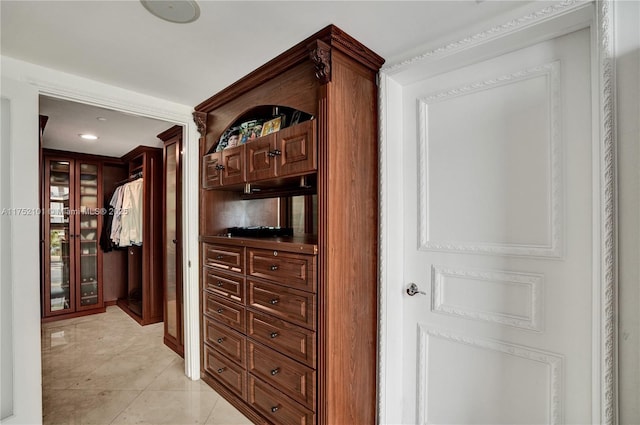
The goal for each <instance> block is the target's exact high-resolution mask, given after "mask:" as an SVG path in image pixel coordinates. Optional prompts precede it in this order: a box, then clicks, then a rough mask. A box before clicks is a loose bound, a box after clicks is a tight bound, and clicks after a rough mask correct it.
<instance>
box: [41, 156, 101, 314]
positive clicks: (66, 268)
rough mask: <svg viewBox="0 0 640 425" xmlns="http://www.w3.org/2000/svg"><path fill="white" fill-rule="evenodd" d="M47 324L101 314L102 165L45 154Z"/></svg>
mask: <svg viewBox="0 0 640 425" xmlns="http://www.w3.org/2000/svg"><path fill="white" fill-rule="evenodd" d="M43 177H44V182H43V200H42V205H43V209H44V211H43V214H42V217H43V222H42V229H43V242H44V245H43V262H44V273H43V285H42V297H43V303H42V307H43V318H45V319H46V318H49V319H53V318H64V317H73V316H74V315H75V316H77V315H81V314H89V313H96V312H103V311H104V305H103V288H102V252H101V250H100V248H99V246H98V238H99V235H100V229H101V226H102V214H101V210H100V207H101V206H102V202H101V200H102V164H101V162H100V160H98V159H96V160H92V159H90V158H81V157H70V156H69V157H66V156H61V154H56V153H49V152H46V153H45V154H44V173H43Z"/></svg>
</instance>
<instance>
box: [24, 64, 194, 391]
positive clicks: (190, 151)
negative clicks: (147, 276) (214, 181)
mask: <svg viewBox="0 0 640 425" xmlns="http://www.w3.org/2000/svg"><path fill="white" fill-rule="evenodd" d="M67 77H70V76H67ZM28 80H29V83H30V84H32V85H33V86H35V87H36V88H37V90H38V95H45V96H51V97H56V98H60V99H64V100H70V101H73V102H78V103H84V104H88V105H92V106H97V107H101V108H107V109H112V110H114V111H119V112H123V113H128V114H133V115H137V116H141V117H147V118H154V119H158V120H163V121H168V122H170V123H174V124H178V125H181V126H182V127H183V141H184V142H183V145H182V146H183V147H182V149H183V157H182V160H183V167H182V170H183V171H182V173H183V174H182V177H183V178H182V193H183V202H182V224H183V225H182V229H183V230H182V231H183V235H182V237H183V239H184V242H183V244H182V247H183V251H182V263H183V265H184V266H183V268H182V271H183V272H182V277H183V282H184V284H183V302H184V310H183V326H184V334H183V336H184V360H185V374H186V375H187V376H188V377H189V378H191V379H193V380H197V379H200V348H199V347H200V329H199V323H200V322H199V308H200V307H199V289H198V288H199V280H198V278H199V276H198V271H197V270H198V268H197V259H198V232H199V230H198V222H199V221H198V209H199V208H198V205H199V203H198V196H199V191H198V188H199V187H200V183H199V181H200V179H199V176H198V170H199V164H200V161H199V149H200V148H199V139H200V134H199V133H198V131H197V128H196V125H195V122H194V121H193V117H192V115H191V111H190V109H191V108H190V107H187V106H184V107H182V105H177V104H172V103H170V102H164V103H162V104H161V106H157V105H158V103H159V102H158V99H153V98H150V97H149V101H148V102H145V100H144V97H146V96H145V95H141V94H139V93H133V92H128V91H126V90H119V91H117V93H116V94H114V92H113V87H102V84H101V83H95V82H91V81H88V80H84V79H82V81H81V83H84V84H79V83H76V81H73V80H74V79H73V78H72V80H71V81H66V79H65V81H64V82H61V81H55V82H54V81H51V80H49V79H46V77H45V78H42V77H40V76H37V77H30V78H28ZM87 84H89V85H95V86H96V87H95V88H94V89H93V90H92V89H82V88H79V86H86V85H87ZM107 93H110V94H107ZM134 96H135V100H133V98H134ZM34 159H36V158H34ZM191 259H194V265H193V267H192V266H191Z"/></svg>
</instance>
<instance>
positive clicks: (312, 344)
mask: <svg viewBox="0 0 640 425" xmlns="http://www.w3.org/2000/svg"><path fill="white" fill-rule="evenodd" d="M247 336H249V337H251V338H253V339H255V340H256V341H258V342H261V343H263V344H265V345H267V346H268V347H271V348H273V349H274V350H277V351H279V352H281V353H283V354H285V355H287V356H289V357H291V358H293V359H296V360H298V361H301V362H302V363H304V364H306V365H307V366H310V367H312V368H315V367H316V356H315V354H316V334H315V332H313V331H310V330H308V329H305V328H301V327H300V326H296V325H292V324H291V323H289V322H285V321H284V320H279V319H276V318H275V317H271V316H268V315H266V314H261V313H256V312H253V311H251V310H247Z"/></svg>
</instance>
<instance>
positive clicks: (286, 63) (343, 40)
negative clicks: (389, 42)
mask: <svg viewBox="0 0 640 425" xmlns="http://www.w3.org/2000/svg"><path fill="white" fill-rule="evenodd" d="M315 40H322V42H324V43H326V44H327V45H329V46H330V47H331V48H336V49H338V50H340V51H341V52H343V53H345V54H346V55H347V56H349V57H351V58H352V59H354V60H356V61H357V62H359V63H361V64H363V65H364V66H366V67H368V68H369V69H371V71H372V72H378V69H380V67H381V66H382V64H383V63H384V59H383V58H382V57H380V56H378V55H377V54H376V53H374V52H373V51H372V50H370V49H368V48H367V47H365V46H364V45H363V44H362V43H360V42H358V41H357V40H355V39H354V38H352V37H351V36H349V35H348V34H346V33H345V32H344V31H342V30H341V29H340V28H338V27H336V26H335V25H329V26H327V27H325V28H323V29H322V30H320V31H318V32H316V33H315V34H313V35H312V36H310V37H308V38H307V39H305V40H303V41H301V42H300V43H298V44H296V45H295V46H293V47H292V48H290V49H289V50H287V51H286V52H284V53H282V54H280V55H278V56H277V57H275V58H274V59H272V60H270V61H269V62H267V63H266V64H264V65H262V66H261V67H260V68H258V69H256V70H255V71H253V72H251V73H249V74H247V75H246V76H245V77H243V78H241V79H240V80H238V81H236V82H235V83H234V84H232V85H230V86H229V87H227V88H225V89H223V90H221V91H220V92H218V93H217V94H215V95H213V96H212V97H210V98H209V99H207V100H205V101H204V102H202V103H200V104H199V105H197V106H196V107H195V108H194V109H195V110H196V111H200V112H210V111H212V110H213V109H216V108H217V107H219V106H221V105H224V104H225V103H227V102H229V101H231V100H233V99H235V98H237V97H240V96H241V95H242V94H244V93H246V92H247V91H249V90H251V89H252V88H254V87H256V86H258V85H260V84H262V83H264V82H266V81H268V80H270V79H272V78H274V77H276V76H278V75H280V74H282V73H283V72H285V71H287V70H289V69H291V68H293V67H295V66H296V65H298V64H300V63H302V62H304V61H307V60H309V48H308V46H309V44H310V43H312V42H313V41H315Z"/></svg>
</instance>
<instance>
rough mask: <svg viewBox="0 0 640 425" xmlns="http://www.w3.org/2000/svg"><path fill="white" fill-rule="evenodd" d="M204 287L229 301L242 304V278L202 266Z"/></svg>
mask: <svg viewBox="0 0 640 425" xmlns="http://www.w3.org/2000/svg"><path fill="white" fill-rule="evenodd" d="M202 282H203V285H204V289H206V290H208V291H209V292H212V293H214V294H216V295H218V296H221V297H223V298H226V299H229V300H231V301H235V302H238V303H240V304H244V278H243V277H239V276H235V275H232V274H228V273H224V272H222V271H220V270H215V269H211V268H209V267H203V268H202Z"/></svg>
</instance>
